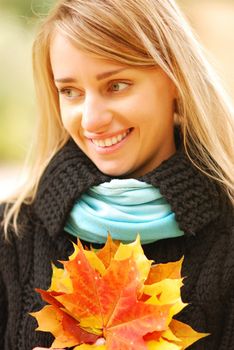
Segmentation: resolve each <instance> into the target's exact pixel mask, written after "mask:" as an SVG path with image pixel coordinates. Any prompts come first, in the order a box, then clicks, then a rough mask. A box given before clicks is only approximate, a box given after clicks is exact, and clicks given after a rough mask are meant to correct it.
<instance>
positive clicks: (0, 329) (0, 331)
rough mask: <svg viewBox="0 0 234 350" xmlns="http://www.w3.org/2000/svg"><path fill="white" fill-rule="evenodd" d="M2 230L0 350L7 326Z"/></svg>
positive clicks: (0, 215)
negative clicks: (2, 269)
mask: <svg viewBox="0 0 234 350" xmlns="http://www.w3.org/2000/svg"><path fill="white" fill-rule="evenodd" d="M3 211H4V206H3V205H0V222H1V221H2V218H3ZM2 249H4V247H3V229H2V227H1V226H0V349H4V338H5V336H4V334H5V329H6V324H7V313H8V312H7V298H6V288H5V285H4V281H3V276H2V271H1V267H2V265H3V264H4V262H3V261H2V259H1V258H2V256H3V252H2Z"/></svg>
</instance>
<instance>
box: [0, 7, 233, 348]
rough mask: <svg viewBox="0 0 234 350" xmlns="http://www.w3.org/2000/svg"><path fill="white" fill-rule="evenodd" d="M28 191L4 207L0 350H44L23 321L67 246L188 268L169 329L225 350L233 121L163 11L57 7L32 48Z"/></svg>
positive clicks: (197, 52)
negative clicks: (118, 244)
mask: <svg viewBox="0 0 234 350" xmlns="http://www.w3.org/2000/svg"><path fill="white" fill-rule="evenodd" d="M33 64H34V74H35V84H36V92H37V96H38V102H39V103H38V105H39V111H40V120H39V124H38V130H37V137H36V141H35V145H34V149H35V156H34V161H33V163H32V168H31V171H30V173H29V177H28V181H27V183H26V184H25V186H24V188H23V189H22V190H21V191H20V193H19V194H18V195H16V196H15V198H10V199H9V201H8V203H7V204H2V206H1V221H2V228H1V232H2V234H1V241H0V309H1V313H0V348H1V349H4V350H10V349H14V350H16V349H17V350H29V349H33V348H35V347H37V349H40V347H49V346H50V344H51V343H52V337H51V335H50V334H48V333H43V332H35V328H36V321H35V319H34V318H32V317H31V316H30V315H29V313H30V312H32V311H36V310H39V309H40V308H41V307H42V305H43V303H42V301H41V299H40V297H39V295H38V293H36V292H35V288H42V289H47V288H48V287H49V285H50V280H51V262H54V263H56V261H58V260H63V259H67V257H68V256H69V255H70V254H71V252H72V250H73V247H72V243H71V241H72V240H74V241H76V240H77V237H79V238H80V239H82V240H83V241H85V242H86V244H89V243H90V242H91V243H94V244H97V246H99V244H102V243H104V242H105V240H106V235H107V231H108V230H109V231H110V232H111V234H112V236H113V237H114V238H116V239H120V240H122V241H131V240H133V239H134V238H135V237H136V234H137V232H140V234H141V240H142V244H143V247H144V250H145V254H146V255H147V257H148V258H150V259H153V260H154V261H155V262H156V263H160V262H169V261H175V260H179V259H180V258H181V257H182V256H184V262H183V269H182V275H183V276H186V279H185V280H184V286H183V288H182V299H183V301H184V302H185V303H189V305H188V306H187V307H186V308H185V309H184V310H183V311H182V312H181V313H180V314H179V315H178V319H179V320H182V321H183V322H185V323H187V324H189V325H190V326H192V327H193V328H195V329H196V330H197V331H199V332H208V333H210V336H208V337H206V338H204V339H203V340H200V341H199V342H197V343H195V344H194V345H193V346H191V349H193V350H195V349H199V350H202V349H204V350H228V349H232V348H234V294H233V290H234V232H233V140H234V137H233V110H232V107H231V105H230V102H229V100H228V98H227V97H226V95H225V93H224V91H223V90H222V88H221V86H220V84H219V82H218V80H217V79H216V77H215V75H214V73H213V72H212V70H211V68H210V66H209V65H208V63H207V61H206V59H205V58H204V56H203V53H202V50H201V48H200V46H199V44H198V43H197V41H196V40H195V38H194V36H193V34H192V32H191V29H190V28H189V26H188V24H187V23H186V21H185V19H184V18H183V15H182V14H181V13H180V10H179V9H178V7H177V5H176V4H175V2H174V1H173V0H62V1H59V2H58V4H57V5H56V6H55V8H54V9H53V10H52V12H51V13H50V15H49V16H48V17H47V18H46V19H45V21H44V23H43V24H42V25H41V29H40V31H39V33H38V35H37V38H36V40H35V43H34V48H33Z"/></svg>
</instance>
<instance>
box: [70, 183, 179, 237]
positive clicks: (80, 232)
mask: <svg viewBox="0 0 234 350" xmlns="http://www.w3.org/2000/svg"><path fill="white" fill-rule="evenodd" d="M64 229H65V231H67V232H69V233H70V234H72V235H74V236H76V237H79V238H80V239H82V240H85V241H88V242H92V243H105V242H106V239H107V235H108V231H109V232H110V234H111V236H112V238H113V239H117V240H120V241H122V242H131V241H133V240H135V238H136V236H137V234H138V233H139V234H140V237H141V244H146V243H152V242H155V241H157V240H160V239H165V238H171V237H178V236H182V235H183V234H184V232H183V231H181V230H180V229H179V227H178V224H177V222H176V220H175V214H174V213H173V212H172V211H171V208H170V205H169V204H168V203H167V201H166V200H165V199H164V198H163V197H162V195H161V194H160V192H159V190H158V189H157V188H155V187H153V186H152V185H150V184H147V183H145V182H140V181H138V180H135V179H127V180H112V181H110V182H105V183H103V184H101V185H99V186H93V187H91V188H90V189H89V190H88V191H87V192H86V193H85V194H83V195H82V196H81V197H80V199H79V200H78V201H77V202H76V203H75V205H74V207H73V209H72V211H71V212H70V215H69V217H68V220H67V222H66V225H65V228H64Z"/></svg>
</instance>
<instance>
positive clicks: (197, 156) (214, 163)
mask: <svg viewBox="0 0 234 350" xmlns="http://www.w3.org/2000/svg"><path fill="white" fill-rule="evenodd" d="M57 31H58V32H60V33H62V34H64V35H65V36H66V37H68V38H69V39H70V40H71V41H72V42H73V43H74V44H75V45H76V46H77V47H78V48H79V49H81V50H84V51H86V52H88V53H90V54H95V55H97V56H100V57H104V58H107V59H110V60H114V61H116V62H119V63H124V64H128V65H134V66H152V65H159V66H160V67H161V68H162V69H163V70H164V71H165V72H166V73H167V74H168V76H169V77H170V78H171V80H172V81H173V82H174V84H175V85H176V87H177V90H178V101H177V119H178V120H179V123H180V125H181V129H182V134H183V143H184V147H185V151H186V153H187V155H188V157H189V158H190V160H191V161H192V162H193V163H194V165H195V166H197V167H198V168H199V169H200V170H201V171H202V172H204V173H205V174H206V175H207V176H210V177H212V178H213V179H215V180H216V181H217V182H218V183H220V185H221V186H222V188H223V189H224V190H225V191H226V193H227V195H228V196H229V198H230V200H231V202H232V203H233V202H234V198H233V192H234V191H233V142H234V132H233V128H234V123H233V109H232V106H231V103H230V100H229V99H228V97H227V95H226V93H225V92H224V90H223V88H222V86H221V84H220V82H219V80H218V78H217V77H216V75H215V73H214V72H213V71H212V69H211V67H210V65H209V64H208V62H207V60H206V58H205V57H204V54H203V50H202V48H201V47H200V45H199V43H198V42H197V40H196V38H195V37H194V35H193V33H192V30H191V28H190V26H189V25H188V23H187V22H186V20H185V18H184V17H183V15H182V14H181V12H180V10H179V8H178V7H177V5H176V3H175V2H174V0H62V1H59V2H58V3H57V4H56V6H55V7H54V9H52V11H51V12H50V14H49V15H48V16H47V17H46V19H45V20H44V22H43V23H42V25H41V27H40V30H39V32H38V35H37V37H36V39H35V42H34V46H33V69H34V80H35V88H36V93H37V98H38V107H39V116H40V119H39V123H38V128H37V137H36V139H35V142H34V149H35V150H36V156H35V161H34V162H33V163H32V166H31V169H30V171H29V175H28V181H27V182H26V183H25V185H24V186H23V188H22V189H21V190H20V195H15V196H13V197H11V198H9V201H8V209H7V210H6V214H5V218H4V230H5V233H7V228H8V226H9V223H10V222H13V225H14V229H15V231H16V232H17V217H18V214H19V211H20V207H21V205H22V203H28V204H30V203H32V202H33V200H34V199H35V196H36V193H37V188H38V183H39V181H40V178H41V176H42V174H43V172H44V170H45V167H46V166H47V165H48V163H49V162H50V160H51V158H52V157H53V156H54V154H55V153H56V152H57V151H58V150H59V149H60V148H61V147H62V146H63V145H64V144H65V143H66V141H67V140H68V138H69V135H68V134H67V132H66V131H65V129H64V127H63V125H62V122H61V118H60V111H59V101H58V94H57V90H56V88H55V85H54V82H53V74H52V70H51V65H50V55H49V48H50V42H51V40H52V39H53V35H54V33H56V32H57ZM29 179H30V181H29Z"/></svg>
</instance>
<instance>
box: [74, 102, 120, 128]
mask: <svg viewBox="0 0 234 350" xmlns="http://www.w3.org/2000/svg"><path fill="white" fill-rule="evenodd" d="M112 118H113V114H112V112H111V111H110V110H108V108H107V106H106V103H105V101H103V99H102V98H95V97H90V96H86V98H85V101H84V104H83V110H82V121H81V126H82V128H83V129H84V130H87V131H89V132H102V131H106V129H107V127H108V126H109V125H110V123H111V121H112Z"/></svg>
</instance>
